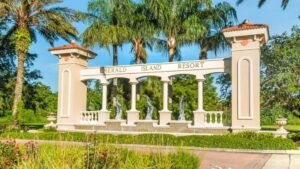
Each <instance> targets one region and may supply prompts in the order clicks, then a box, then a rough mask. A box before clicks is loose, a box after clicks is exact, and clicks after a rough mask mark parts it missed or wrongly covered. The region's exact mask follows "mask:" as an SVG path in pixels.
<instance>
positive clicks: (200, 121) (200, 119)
mask: <svg viewBox="0 0 300 169" xmlns="http://www.w3.org/2000/svg"><path fill="white" fill-rule="evenodd" d="M204 80H205V78H204V77H203V76H202V77H201V78H199V79H197V81H198V109H197V110H196V111H194V126H195V127H203V126H204V121H205V111H204V109H203V82H204Z"/></svg>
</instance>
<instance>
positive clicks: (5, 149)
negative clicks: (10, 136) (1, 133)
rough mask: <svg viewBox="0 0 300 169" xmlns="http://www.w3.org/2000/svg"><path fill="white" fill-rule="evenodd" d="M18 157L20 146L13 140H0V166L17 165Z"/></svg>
mask: <svg viewBox="0 0 300 169" xmlns="http://www.w3.org/2000/svg"><path fill="white" fill-rule="evenodd" d="M20 157H21V151H20V147H19V145H17V144H16V142H15V141H14V140H7V141H5V142H0V168H2V167H3V168H5V169H10V168H13V167H14V166H15V165H17V163H18V160H19V158H20Z"/></svg>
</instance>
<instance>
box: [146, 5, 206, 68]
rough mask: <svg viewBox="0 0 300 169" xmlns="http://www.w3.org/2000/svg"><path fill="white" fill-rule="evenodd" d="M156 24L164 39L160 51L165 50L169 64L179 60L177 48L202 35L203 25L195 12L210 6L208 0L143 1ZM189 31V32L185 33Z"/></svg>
mask: <svg viewBox="0 0 300 169" xmlns="http://www.w3.org/2000/svg"><path fill="white" fill-rule="evenodd" d="M144 2H145V4H146V5H147V7H148V8H149V10H150V11H151V12H152V14H153V16H154V17H155V19H156V20H157V22H158V26H159V28H160V30H161V33H162V34H163V36H164V37H166V39H163V40H160V41H159V43H158V44H159V45H158V46H160V48H161V49H162V50H165V49H167V50H168V54H169V62H172V61H173V60H174V58H175V59H180V52H179V47H180V46H182V45H184V44H186V43H187V41H189V40H190V39H191V38H193V37H194V36H195V34H201V33H204V30H205V27H204V25H203V24H202V23H201V22H199V21H198V19H197V16H196V15H195V14H196V11H197V10H199V8H201V7H205V6H210V4H211V1H210V0H193V1H191V0H144ZM187 30H189V31H187Z"/></svg>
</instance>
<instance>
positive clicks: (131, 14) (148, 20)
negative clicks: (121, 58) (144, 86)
mask: <svg viewBox="0 0 300 169" xmlns="http://www.w3.org/2000/svg"><path fill="white" fill-rule="evenodd" d="M123 12H125V13H124V15H126V14H127V16H128V17H127V18H126V26H127V27H128V28H129V29H130V41H131V43H132V49H133V51H134V55H135V63H136V64H140V63H141V62H143V63H146V61H147V52H146V48H150V49H152V46H151V42H152V39H153V35H154V34H155V33H156V32H157V31H158V29H157V23H156V20H155V19H154V17H153V16H152V15H151V11H149V9H148V8H147V6H146V5H145V4H143V3H134V2H132V3H131V8H130V11H123Z"/></svg>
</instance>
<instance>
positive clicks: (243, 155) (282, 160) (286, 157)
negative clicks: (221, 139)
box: [0, 139, 300, 169]
mask: <svg viewBox="0 0 300 169" xmlns="http://www.w3.org/2000/svg"><path fill="white" fill-rule="evenodd" d="M0 141H1V139H0ZM16 141H17V142H18V143H21V144H24V143H26V142H28V141H30V140H20V139H17V140H16ZM35 141H37V142H38V143H40V144H43V143H44V144H45V143H46V144H62V145H66V144H68V145H84V143H82V142H72V141H48V140H35ZM112 146H116V147H123V148H128V149H129V150H134V151H140V152H148V153H149V152H161V153H169V152H175V151H178V149H182V150H186V151H189V152H190V153H192V154H194V155H196V156H197V157H198V158H199V159H200V160H201V169H300V151H299V150H292V151H282V150H279V151H276V150H264V151H257V150H236V149H206V148H197V147H181V148H178V147H172V146H152V145H135V144H131V145H126V144H114V145H112Z"/></svg>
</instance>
